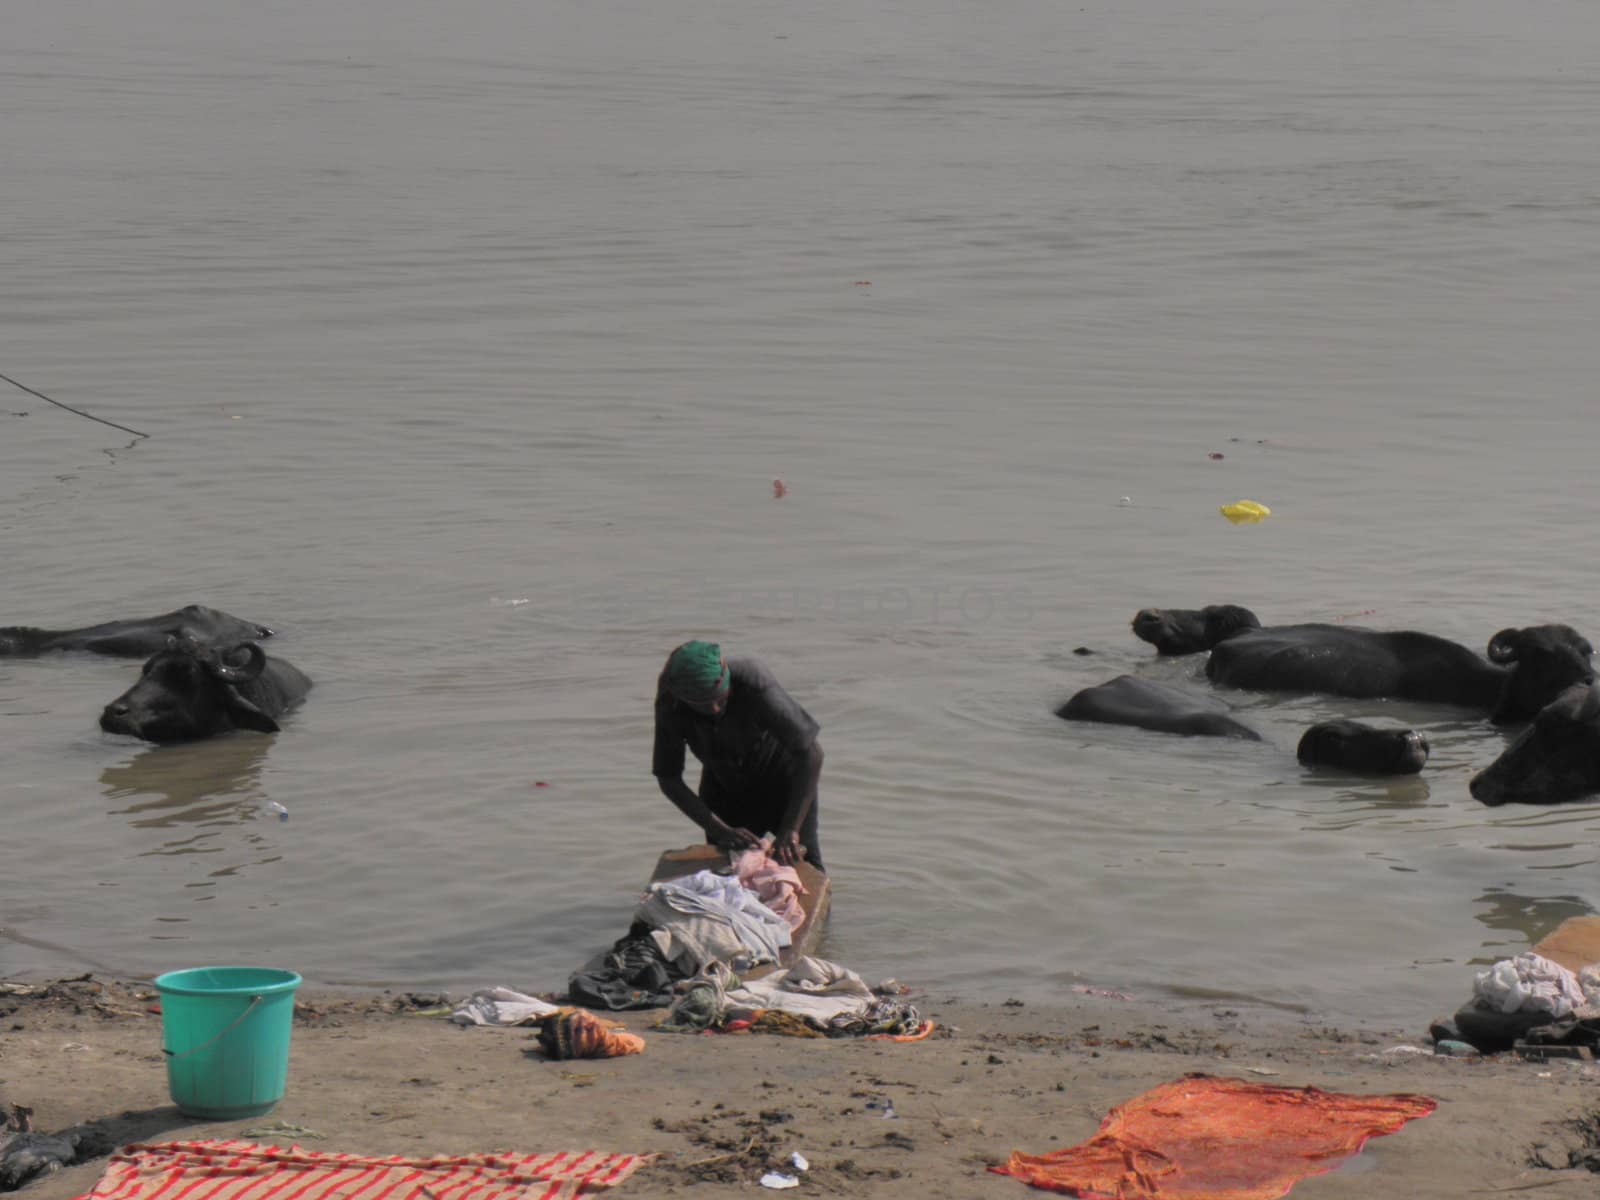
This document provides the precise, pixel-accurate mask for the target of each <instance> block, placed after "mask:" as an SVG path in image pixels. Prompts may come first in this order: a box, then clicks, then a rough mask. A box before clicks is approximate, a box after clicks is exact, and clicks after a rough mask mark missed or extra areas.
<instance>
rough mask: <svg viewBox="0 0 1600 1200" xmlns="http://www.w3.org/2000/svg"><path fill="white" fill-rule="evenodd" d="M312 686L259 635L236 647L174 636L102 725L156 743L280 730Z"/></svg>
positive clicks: (103, 718) (103, 716)
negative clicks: (257, 639) (273, 654)
mask: <svg viewBox="0 0 1600 1200" xmlns="http://www.w3.org/2000/svg"><path fill="white" fill-rule="evenodd" d="M310 690H311V680H310V679H308V678H306V676H305V675H304V674H302V673H301V672H300V670H299V669H298V668H296V667H294V666H292V665H291V664H289V663H286V662H284V661H283V660H282V659H281V658H268V657H267V655H266V652H265V651H263V650H262V649H261V647H260V646H258V645H256V643H254V642H243V643H240V644H239V645H236V646H233V647H231V648H228V649H225V650H224V649H218V648H216V647H213V646H207V645H204V644H202V643H200V642H197V641H194V640H193V639H191V638H170V639H168V641H167V648H166V649H165V650H161V651H158V652H157V653H156V654H155V655H154V656H153V657H151V658H150V660H149V661H148V662H146V663H145V664H144V669H143V670H142V671H140V673H139V681H138V682H137V683H135V684H134V685H133V686H132V687H131V688H129V689H128V690H127V691H125V692H123V693H122V695H120V696H118V697H117V698H116V699H115V700H113V701H112V702H111V703H110V704H108V705H106V707H105V711H104V712H102V713H101V714H100V728H101V729H104V730H105V731H106V732H107V733H125V734H129V735H131V736H133V737H137V738H144V739H145V740H146V741H148V742H190V741H195V740H196V739H198V738H207V737H211V736H212V735H213V734H217V733H225V732H227V731H228V730H230V729H255V730H259V731H260V732H262V733H276V732H277V731H278V721H277V718H278V717H281V716H282V715H283V714H284V713H285V712H287V711H288V710H289V709H291V708H293V707H294V706H295V705H296V704H299V703H300V701H302V700H303V699H305V695H306V693H307V692H308V691H310Z"/></svg>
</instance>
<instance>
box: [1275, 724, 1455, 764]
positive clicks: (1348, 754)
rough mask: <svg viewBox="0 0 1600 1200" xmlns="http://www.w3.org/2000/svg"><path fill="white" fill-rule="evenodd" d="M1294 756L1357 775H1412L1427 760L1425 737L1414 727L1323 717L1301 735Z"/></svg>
mask: <svg viewBox="0 0 1600 1200" xmlns="http://www.w3.org/2000/svg"><path fill="white" fill-rule="evenodd" d="M1295 757H1297V758H1298V759H1299V760H1300V761H1301V762H1302V763H1304V764H1305V765H1306V766H1308V767H1333V768H1335V769H1337V770H1340V771H1350V772H1352V773H1354V774H1358V775H1415V774H1416V773H1417V772H1418V771H1420V770H1422V768H1423V766H1424V765H1425V764H1426V763H1427V761H1428V739H1427V738H1425V737H1423V736H1422V735H1421V734H1420V733H1418V732H1417V731H1416V730H1415V729H1379V728H1377V727H1376V726H1373V725H1363V724H1362V723H1361V722H1360V721H1343V720H1341V721H1323V722H1322V723H1320V724H1318V725H1313V726H1311V728H1310V729H1307V730H1306V731H1305V733H1304V735H1302V736H1301V738H1300V745H1299V746H1298V747H1296V749H1295Z"/></svg>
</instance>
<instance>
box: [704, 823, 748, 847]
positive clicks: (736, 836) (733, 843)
mask: <svg viewBox="0 0 1600 1200" xmlns="http://www.w3.org/2000/svg"><path fill="white" fill-rule="evenodd" d="M707 832H708V833H709V834H710V835H711V841H712V843H713V844H714V845H718V846H722V847H724V848H728V847H732V848H733V849H735V850H750V849H753V848H755V847H757V846H760V845H761V839H760V838H758V837H757V836H756V835H755V834H753V833H751V832H750V831H749V830H748V829H746V828H744V827H743V826H742V825H729V824H728V823H727V822H726V821H724V820H721V819H720V818H719V819H718V820H717V822H716V824H715V825H712V826H711V828H710V829H708V830H707Z"/></svg>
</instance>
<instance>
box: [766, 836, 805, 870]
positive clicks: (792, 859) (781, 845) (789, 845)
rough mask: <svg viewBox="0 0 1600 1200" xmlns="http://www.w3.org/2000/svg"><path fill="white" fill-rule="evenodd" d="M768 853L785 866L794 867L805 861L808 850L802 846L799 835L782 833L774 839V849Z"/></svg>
mask: <svg viewBox="0 0 1600 1200" xmlns="http://www.w3.org/2000/svg"><path fill="white" fill-rule="evenodd" d="M767 853H768V854H769V855H771V856H772V858H773V859H775V860H776V861H778V862H780V863H782V864H783V865H784V866H786V867H794V866H798V865H799V864H800V863H801V862H803V861H805V857H806V848H805V847H804V846H802V845H801V844H800V835H799V834H798V833H794V832H790V833H780V834H778V835H777V837H775V838H774V839H773V841H772V849H771V850H768V851H767Z"/></svg>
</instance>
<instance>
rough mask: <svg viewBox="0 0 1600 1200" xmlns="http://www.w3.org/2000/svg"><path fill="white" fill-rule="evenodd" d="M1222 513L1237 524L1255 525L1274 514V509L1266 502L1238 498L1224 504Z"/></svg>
mask: <svg viewBox="0 0 1600 1200" xmlns="http://www.w3.org/2000/svg"><path fill="white" fill-rule="evenodd" d="M1221 512H1222V515H1223V516H1225V517H1227V518H1228V520H1230V521H1232V522H1233V523H1234V524H1235V525H1254V524H1255V523H1256V522H1257V521H1260V520H1262V519H1264V518H1266V517H1270V516H1271V515H1272V510H1271V509H1270V508H1268V507H1267V506H1266V505H1265V504H1257V503H1256V502H1255V501H1254V500H1238V501H1235V502H1234V503H1232V504H1224V505H1223V506H1222V509H1221Z"/></svg>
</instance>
